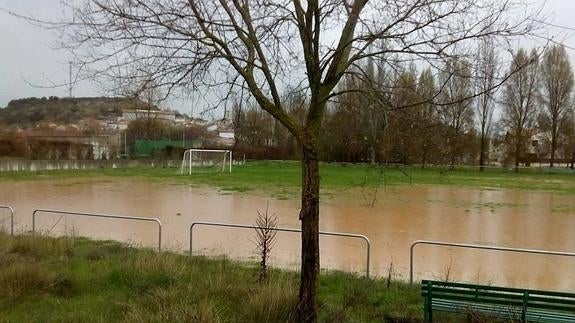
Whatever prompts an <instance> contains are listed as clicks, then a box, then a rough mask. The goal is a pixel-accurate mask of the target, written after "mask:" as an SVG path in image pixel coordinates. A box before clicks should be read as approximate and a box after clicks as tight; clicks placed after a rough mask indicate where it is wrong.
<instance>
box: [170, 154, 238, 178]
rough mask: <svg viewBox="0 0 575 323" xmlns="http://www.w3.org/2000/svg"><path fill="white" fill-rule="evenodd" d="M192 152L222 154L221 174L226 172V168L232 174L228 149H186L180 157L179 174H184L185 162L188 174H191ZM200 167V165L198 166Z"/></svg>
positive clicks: (230, 156)
mask: <svg viewBox="0 0 575 323" xmlns="http://www.w3.org/2000/svg"><path fill="white" fill-rule="evenodd" d="M192 152H206V153H223V154H224V156H223V158H224V162H223V163H222V172H225V171H226V168H228V169H229V172H230V173H231V172H232V164H233V159H232V151H231V150H229V149H195V148H192V149H187V150H185V151H184V156H183V157H182V166H181V167H180V174H184V167H185V164H186V161H188V164H189V165H188V168H189V169H188V174H189V175H191V174H192ZM228 160H229V161H228ZM200 167H201V165H200Z"/></svg>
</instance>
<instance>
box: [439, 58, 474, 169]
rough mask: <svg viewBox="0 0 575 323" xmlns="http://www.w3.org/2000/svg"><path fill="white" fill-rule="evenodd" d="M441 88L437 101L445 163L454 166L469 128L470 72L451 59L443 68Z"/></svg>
mask: <svg viewBox="0 0 575 323" xmlns="http://www.w3.org/2000/svg"><path fill="white" fill-rule="evenodd" d="M440 82H441V83H442V84H443V86H444V89H443V91H442V93H441V96H440V100H441V103H442V104H443V106H442V107H441V110H440V111H441V112H440V113H441V117H442V119H443V122H444V124H445V125H446V126H447V132H446V136H447V140H448V142H447V146H448V149H449V159H450V160H449V162H450V164H451V165H455V164H456V163H457V162H458V160H459V159H460V158H461V157H462V156H461V154H462V151H463V148H464V146H465V145H466V143H465V142H466V140H465V139H464V138H463V135H464V134H465V133H466V132H468V130H469V129H471V128H472V125H473V117H474V114H473V108H472V105H471V104H472V100H471V99H470V98H471V97H472V96H473V93H474V92H473V84H472V78H471V69H470V67H469V65H468V63H467V62H466V61H464V60H458V59H452V60H450V61H448V62H446V64H445V69H444V71H443V73H442V74H441V77H440Z"/></svg>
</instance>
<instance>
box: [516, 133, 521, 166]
mask: <svg viewBox="0 0 575 323" xmlns="http://www.w3.org/2000/svg"><path fill="white" fill-rule="evenodd" d="M520 157H521V139H519V138H517V139H515V172H516V173H518V172H519V158H520Z"/></svg>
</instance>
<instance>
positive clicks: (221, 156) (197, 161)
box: [180, 149, 232, 174]
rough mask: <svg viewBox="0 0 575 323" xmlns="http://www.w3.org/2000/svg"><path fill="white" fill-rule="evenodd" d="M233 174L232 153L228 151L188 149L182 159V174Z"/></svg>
mask: <svg viewBox="0 0 575 323" xmlns="http://www.w3.org/2000/svg"><path fill="white" fill-rule="evenodd" d="M195 171H198V172H202V171H203V172H211V171H215V172H227V171H229V172H230V173H231V172H232V151H231V150H227V149H188V150H186V151H184V156H183V157H182V167H181V168H180V174H184V172H187V173H188V174H192V172H195Z"/></svg>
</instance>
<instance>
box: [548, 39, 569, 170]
mask: <svg viewBox="0 0 575 323" xmlns="http://www.w3.org/2000/svg"><path fill="white" fill-rule="evenodd" d="M541 83H542V86H541V91H542V93H541V100H542V102H543V104H544V106H545V108H546V109H545V110H544V116H545V117H546V118H547V119H548V121H549V124H550V129H549V130H550V131H551V164H550V166H551V167H553V164H554V163H555V153H556V152H557V140H558V136H559V128H560V126H561V125H562V123H563V122H564V121H565V117H566V116H567V113H568V112H569V109H571V105H572V101H571V93H572V91H573V71H572V69H571V64H570V63H569V57H568V56H567V52H565V47H563V46H562V45H553V46H551V47H550V48H548V49H547V51H546V52H545V54H544V55H543V59H542V60H541Z"/></svg>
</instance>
